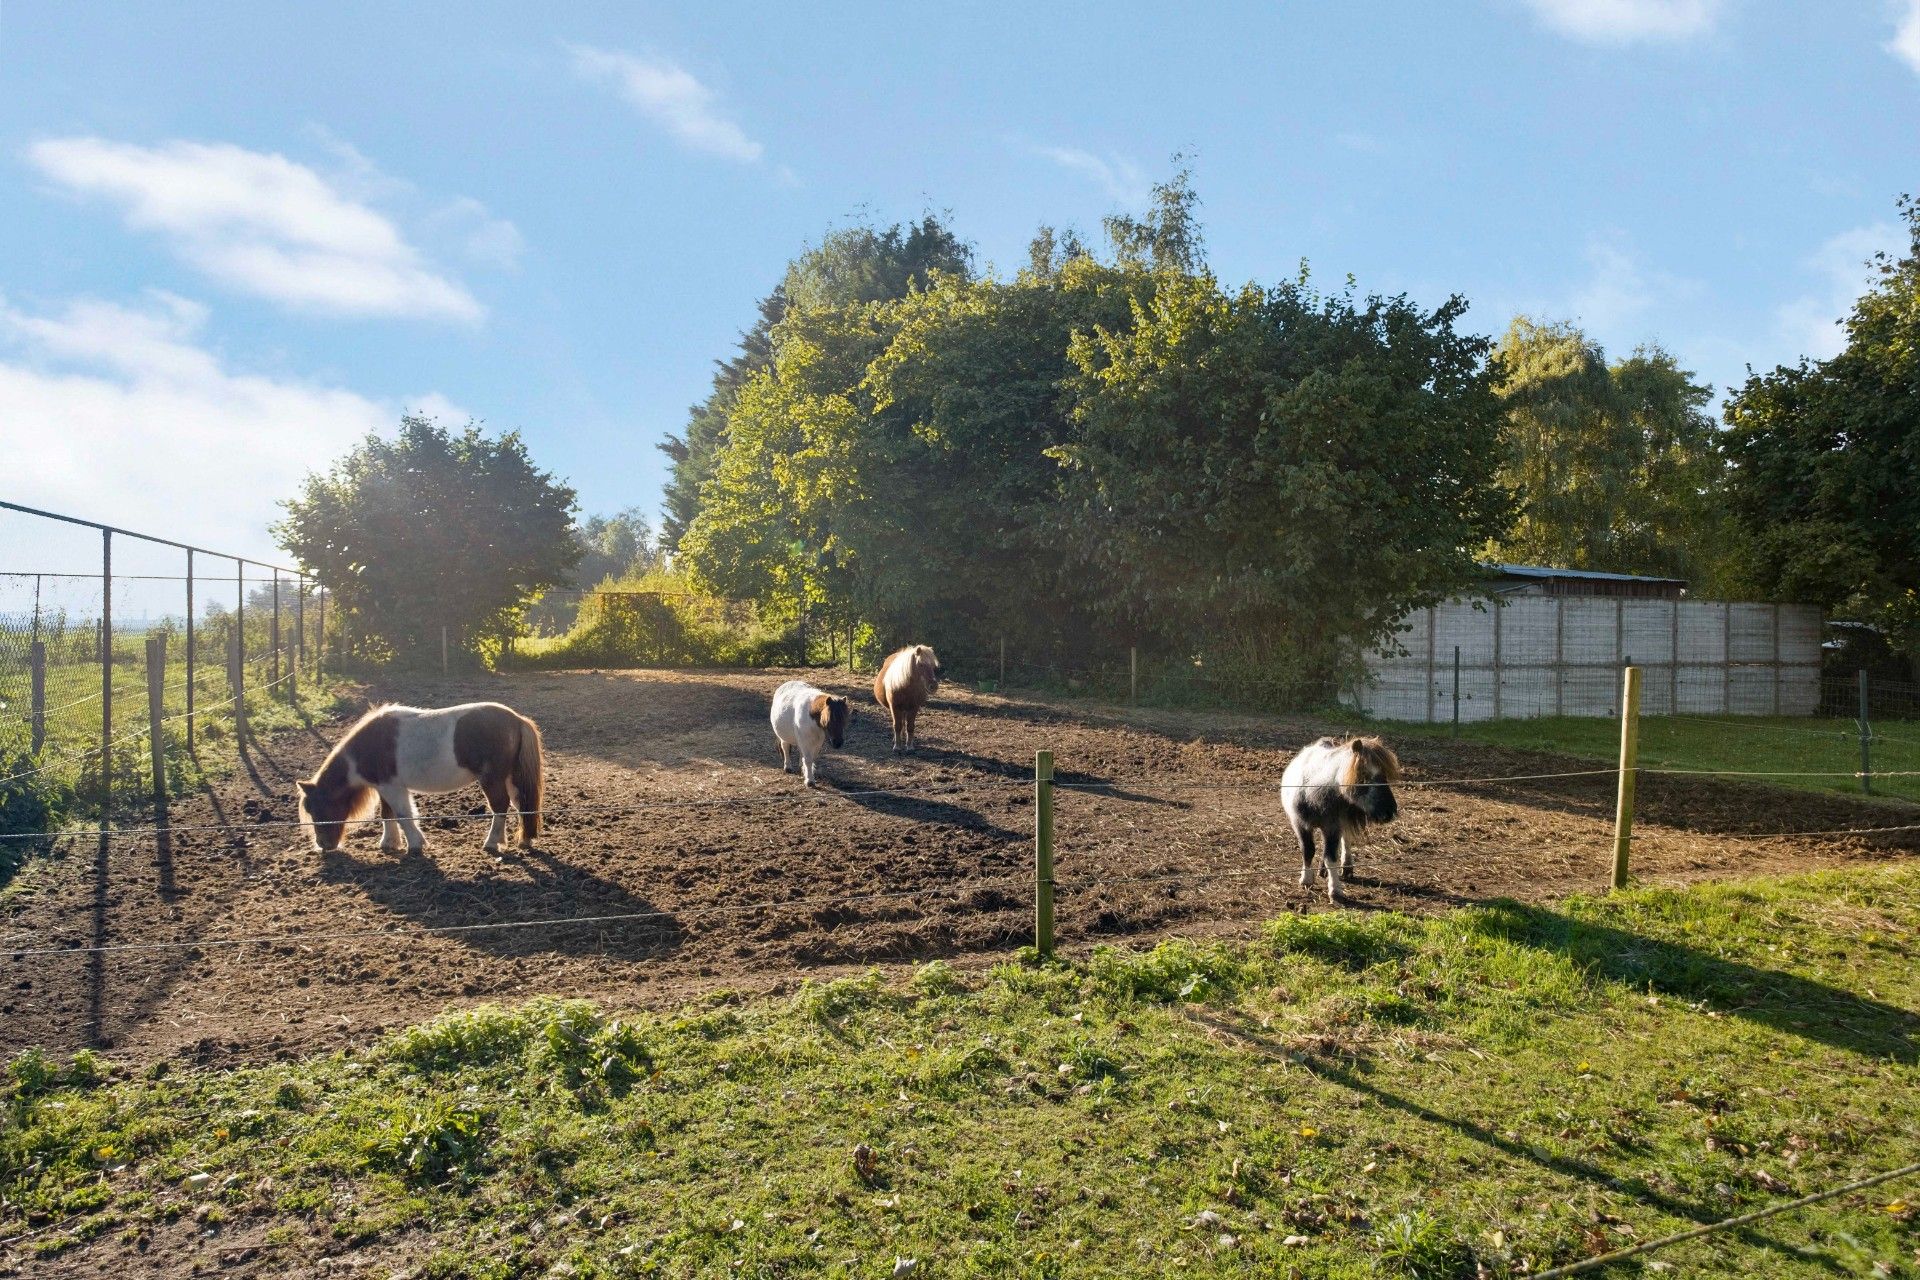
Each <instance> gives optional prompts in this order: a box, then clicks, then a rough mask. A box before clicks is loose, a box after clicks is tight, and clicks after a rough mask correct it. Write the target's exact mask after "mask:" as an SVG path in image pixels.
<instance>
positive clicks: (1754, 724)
mask: <svg viewBox="0 0 1920 1280" xmlns="http://www.w3.org/2000/svg"><path fill="white" fill-rule="evenodd" d="M1392 731H1393V732H1395V733H1399V734H1408V733H1420V734H1427V735H1431V736H1435V737H1445V736H1446V735H1448V734H1449V733H1451V732H1452V729H1451V727H1450V726H1447V725H1421V724H1400V723H1397V722H1396V723H1394V724H1393V725H1392ZM1460 736H1461V737H1462V738H1465V739H1469V740H1471V741H1475V742H1490V743H1494V744H1496V745H1498V746H1503V747H1517V748H1521V749H1524V750H1532V751H1557V752H1560V753H1562V754H1565V755H1572V756H1592V757H1594V758H1595V759H1600V760H1607V761H1614V760H1618V759H1619V757H1620V722H1619V721H1618V720H1610V719H1595V718H1591V717H1582V716H1548V717H1544V718H1542V719H1538V720H1489V721H1481V722H1478V723H1474V724H1463V725H1461V726H1460ZM1872 755H1873V768H1874V770H1875V772H1881V771H1885V772H1890V773H1902V772H1905V773H1920V723H1917V722H1911V721H1904V720H1903V721H1889V722H1887V723H1886V724H1884V725H1879V726H1875V729H1874V739H1873V744H1872ZM1640 763H1641V765H1642V766H1643V767H1646V768H1662V769H1728V770H1735V771H1757V772H1776V771H1787V770H1806V771H1809V772H1810V773H1820V774H1837V775H1841V776H1837V777H1797V778H1794V777H1777V778H1769V779H1767V781H1768V782H1771V783H1773V784H1775V785H1778V786H1787V787H1802V788H1807V789H1810V790H1815V791H1838V792H1845V793H1847V794H1851V795H1858V794H1859V792H1860V782H1859V780H1858V779H1857V778H1855V777H1854V776H1853V775H1854V774H1855V773H1857V772H1858V771H1859V768H1860V731H1859V729H1858V728H1857V727H1856V725H1855V723H1854V722H1853V721H1852V720H1837V719H1813V718H1809V717H1805V716H1740V717H1729V718H1721V719H1706V718H1700V719H1695V718H1692V717H1687V716H1645V717H1642V719H1641V721H1640ZM1873 791H1874V794H1875V795H1879V796H1891V797H1895V798H1898V799H1904V800H1915V801H1920V777H1906V778H1880V779H1876V780H1875V781H1874V784H1873Z"/></svg>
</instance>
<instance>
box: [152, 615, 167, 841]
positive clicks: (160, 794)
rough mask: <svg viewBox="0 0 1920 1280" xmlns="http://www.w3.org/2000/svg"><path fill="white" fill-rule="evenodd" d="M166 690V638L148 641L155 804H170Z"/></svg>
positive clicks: (160, 805) (157, 806)
mask: <svg viewBox="0 0 1920 1280" xmlns="http://www.w3.org/2000/svg"><path fill="white" fill-rule="evenodd" d="M166 688H167V638H166V637H165V636H148V637H147V745H148V748H149V749H150V751H151V753H152V756H153V803H154V807H155V808H161V807H164V806H165V805H166V803H167V763H166V750H165V740H164V739H163V738H162V737H161V735H160V730H161V728H162V726H164V725H165V724H166V710H165V707H164V705H163V704H164V702H165V700H166V699H165V695H166Z"/></svg>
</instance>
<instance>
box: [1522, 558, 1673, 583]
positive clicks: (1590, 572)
mask: <svg viewBox="0 0 1920 1280" xmlns="http://www.w3.org/2000/svg"><path fill="white" fill-rule="evenodd" d="M1486 567H1487V568H1489V569H1491V570H1493V571H1494V572H1496V573H1500V574H1504V575H1506V576H1507V577H1510V578H1584V579H1588V580H1592V581H1598V582H1668V583H1678V584H1680V585H1681V586H1683V587H1684V586H1686V585H1687V580H1686V579H1685V578H1653V577H1648V576H1646V575H1644V574H1638V573H1602V572H1601V571H1600V570H1598V569H1549V568H1547V567H1545V566H1544V565H1537V564H1490V565H1488V566H1486Z"/></svg>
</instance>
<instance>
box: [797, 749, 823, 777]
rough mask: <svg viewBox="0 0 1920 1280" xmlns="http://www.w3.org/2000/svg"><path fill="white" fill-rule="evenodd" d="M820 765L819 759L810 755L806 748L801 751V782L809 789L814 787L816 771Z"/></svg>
mask: <svg viewBox="0 0 1920 1280" xmlns="http://www.w3.org/2000/svg"><path fill="white" fill-rule="evenodd" d="M818 764H819V761H818V759H817V758H816V757H814V756H810V755H808V754H807V749H806V748H805V747H802V748H801V749H800V781H801V782H802V783H803V784H804V785H806V786H809V787H810V786H812V785H813V774H814V769H815V768H816V767H817V765H818Z"/></svg>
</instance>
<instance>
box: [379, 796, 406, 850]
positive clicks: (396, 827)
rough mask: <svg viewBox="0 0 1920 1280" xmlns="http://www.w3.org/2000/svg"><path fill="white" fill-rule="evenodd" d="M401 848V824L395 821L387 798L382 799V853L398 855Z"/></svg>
mask: <svg viewBox="0 0 1920 1280" xmlns="http://www.w3.org/2000/svg"><path fill="white" fill-rule="evenodd" d="M400 848H401V843H400V824H399V823H397V822H395V821H394V820H393V806H392V805H390V804H388V803H387V802H386V799H385V797H382V798H381V801H380V852H382V853H398V852H400Z"/></svg>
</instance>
